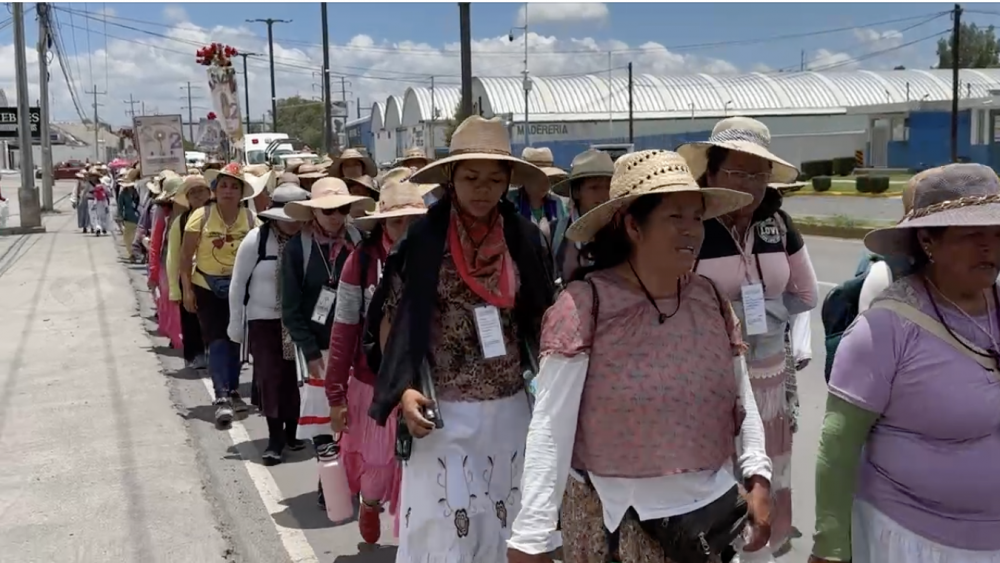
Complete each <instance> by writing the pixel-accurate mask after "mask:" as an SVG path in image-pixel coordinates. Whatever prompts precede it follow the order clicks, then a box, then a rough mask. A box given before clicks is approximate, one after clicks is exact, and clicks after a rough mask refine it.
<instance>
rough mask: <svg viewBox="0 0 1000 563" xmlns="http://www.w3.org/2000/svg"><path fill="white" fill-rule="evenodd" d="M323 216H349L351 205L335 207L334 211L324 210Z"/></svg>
mask: <svg viewBox="0 0 1000 563" xmlns="http://www.w3.org/2000/svg"><path fill="white" fill-rule="evenodd" d="M322 211H323V215H333V214H334V213H339V214H341V215H349V214H350V213H351V206H350V205H343V206H341V207H335V208H333V209H323V210H322Z"/></svg>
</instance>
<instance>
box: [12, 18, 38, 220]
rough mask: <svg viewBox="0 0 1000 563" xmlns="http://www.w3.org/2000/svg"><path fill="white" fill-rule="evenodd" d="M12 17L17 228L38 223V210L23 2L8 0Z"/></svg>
mask: <svg viewBox="0 0 1000 563" xmlns="http://www.w3.org/2000/svg"><path fill="white" fill-rule="evenodd" d="M11 15H12V16H13V19H14V70H15V73H16V76H17V78H16V79H17V152H18V153H20V154H19V156H20V159H21V163H20V166H21V187H20V189H19V190H17V201H18V203H19V204H20V205H21V227H22V228H25V227H27V228H32V227H35V228H37V227H40V226H41V225H42V212H41V209H39V207H38V194H37V193H36V192H35V167H34V166H33V165H32V162H31V161H32V158H31V156H32V154H31V150H32V149H31V110H30V107H29V105H28V104H29V102H28V54H27V52H26V51H27V49H26V48H25V46H24V41H25V38H24V4H23V3H22V2H11Z"/></svg>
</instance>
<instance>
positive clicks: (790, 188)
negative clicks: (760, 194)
mask: <svg viewBox="0 0 1000 563" xmlns="http://www.w3.org/2000/svg"><path fill="white" fill-rule="evenodd" d="M808 185H809V183H808V182H787V183H782V184H778V183H775V184H768V185H767V187H769V188H771V189H772V190H778V193H780V194H781V195H785V194H789V193H792V192H797V191H799V190H801V189H802V188H804V187H806V186H808Z"/></svg>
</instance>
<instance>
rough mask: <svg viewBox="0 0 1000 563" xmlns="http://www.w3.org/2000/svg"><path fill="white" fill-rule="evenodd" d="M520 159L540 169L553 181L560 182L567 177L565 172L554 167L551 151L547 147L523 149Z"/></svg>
mask: <svg viewBox="0 0 1000 563" xmlns="http://www.w3.org/2000/svg"><path fill="white" fill-rule="evenodd" d="M521 158H523V159H524V160H526V161H527V162H530V163H531V164H534V165H535V166H537V167H539V168H541V169H542V172H545V175H546V176H548V177H549V178H550V179H552V180H553V181H562V180H563V179H564V178H565V177H566V176H567V174H566V171H565V170H563V169H562V168H558V167H557V166H555V160H554V159H553V157H552V149H550V148H549V147H524V150H523V151H521Z"/></svg>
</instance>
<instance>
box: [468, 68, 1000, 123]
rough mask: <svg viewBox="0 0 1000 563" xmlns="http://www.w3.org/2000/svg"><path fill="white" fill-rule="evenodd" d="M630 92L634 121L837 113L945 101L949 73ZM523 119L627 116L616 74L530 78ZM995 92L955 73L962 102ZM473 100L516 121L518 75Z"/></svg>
mask: <svg viewBox="0 0 1000 563" xmlns="http://www.w3.org/2000/svg"><path fill="white" fill-rule="evenodd" d="M634 80H635V83H634V88H633V96H634V107H633V110H634V113H635V115H636V117H638V118H645V119H649V118H654V117H663V118H669V117H684V116H698V117H705V116H709V115H724V114H732V113H742V114H748V115H752V114H765V115H781V114H802V115H808V114H813V113H842V112H843V111H844V109H845V108H848V107H854V106H867V105H879V104H893V103H905V102H907V101H917V100H928V101H931V100H947V99H950V98H951V70H947V69H946V70H893V71H867V70H857V71H845V72H787V73H767V74H765V73H756V72H755V73H750V74H738V75H708V74H688V75H671V76H652V75H648V74H646V75H637V76H635V77H634ZM531 81H532V90H531V93H530V94H529V98H528V112H529V118H531V119H534V118H536V117H537V119H539V120H545V119H549V120H559V119H565V120H574V119H575V120H584V119H601V118H602V117H604V116H607V115H608V114H609V112H610V113H612V114H615V117H616V118H618V116H620V115H621V114H623V113H627V112H628V81H627V80H626V79H625V78H624V77H617V76H616V77H613V78H612V79H611V81H610V88H609V81H608V77H607V75H600V74H597V75H585V76H574V77H553V78H547V77H532V78H531ZM994 89H997V90H1000V69H978V70H971V69H966V70H961V71H960V92H961V95H962V97H972V98H979V97H986V96H988V95H989V90H994ZM473 102H474V103H481V105H482V108H481V109H482V113H483V114H484V115H487V116H492V115H504V114H513V115H514V118H515V120H517V119H523V115H522V113H523V111H524V90H523V88H522V84H521V78H516V77H509V78H508V77H499V78H495V77H478V78H473Z"/></svg>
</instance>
